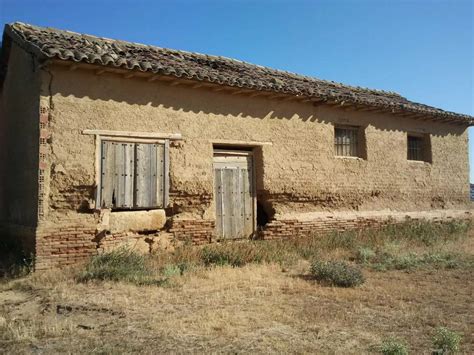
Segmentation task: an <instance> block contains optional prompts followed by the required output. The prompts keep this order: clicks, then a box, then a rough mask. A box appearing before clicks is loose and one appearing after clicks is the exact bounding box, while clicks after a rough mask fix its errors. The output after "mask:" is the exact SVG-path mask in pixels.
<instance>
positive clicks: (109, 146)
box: [100, 141, 115, 208]
mask: <svg viewBox="0 0 474 355" xmlns="http://www.w3.org/2000/svg"><path fill="white" fill-rule="evenodd" d="M100 190H101V191H100V206H101V207H103V208H112V207H114V202H115V195H114V194H115V143H112V142H107V141H102V144H101V181H100Z"/></svg>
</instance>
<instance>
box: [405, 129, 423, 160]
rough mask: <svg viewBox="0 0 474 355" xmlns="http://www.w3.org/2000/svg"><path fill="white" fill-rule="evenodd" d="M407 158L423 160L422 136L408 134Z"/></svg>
mask: <svg viewBox="0 0 474 355" xmlns="http://www.w3.org/2000/svg"><path fill="white" fill-rule="evenodd" d="M407 152H408V156H407V159H408V160H418V161H423V160H424V159H423V158H424V157H423V137H417V136H410V135H409V136H408V139H407Z"/></svg>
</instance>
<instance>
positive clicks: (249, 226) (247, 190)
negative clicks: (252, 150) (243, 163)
mask: <svg viewBox="0 0 474 355" xmlns="http://www.w3.org/2000/svg"><path fill="white" fill-rule="evenodd" d="M242 173H243V176H242V179H243V188H244V196H243V197H244V218H245V220H244V230H245V235H246V236H250V235H251V234H252V233H253V220H252V218H253V206H252V204H253V201H252V193H251V188H252V187H251V179H250V176H251V170H250V169H248V170H247V169H246V170H243V171H242Z"/></svg>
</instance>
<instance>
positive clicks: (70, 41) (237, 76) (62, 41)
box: [4, 22, 474, 125]
mask: <svg viewBox="0 0 474 355" xmlns="http://www.w3.org/2000/svg"><path fill="white" fill-rule="evenodd" d="M5 36H8V37H9V38H11V39H12V40H13V41H15V42H16V43H18V44H19V45H20V46H21V47H23V48H25V49H26V50H28V51H30V52H32V53H34V54H36V55H37V56H39V57H42V58H53V59H60V60H65V61H72V62H84V63H89V64H95V65H100V66H107V67H115V68H123V69H128V70H136V71H141V72H149V73H154V74H159V75H167V76H173V77H177V78H183V79H190V80H197V81H204V82H210V83H215V84H219V85H226V86H231V87H237V88H243V89H250V90H259V91H271V92H276V93H282V94H288V95H296V96H302V97H307V98H310V99H319V100H324V101H328V102H331V103H335V102H339V103H342V102H344V103H345V104H352V105H359V106H369V107H374V108H380V109H382V110H387V111H391V112H397V113H400V112H402V113H404V112H407V113H414V114H423V115H426V116H429V117H432V118H434V119H441V120H449V121H455V122H460V123H464V124H468V125H470V124H472V123H473V122H474V119H473V117H471V116H468V115H463V114H457V113H454V112H448V111H444V110H441V109H438V108H435V107H431V106H427V105H423V104H419V103H415V102H412V101H409V100H408V99H406V98H404V97H403V96H401V95H399V94H397V93H394V92H387V91H381V90H372V89H367V88H361V87H353V86H349V85H343V84H339V83H336V82H332V81H326V80H320V79H316V78H311V77H307V76H302V75H297V74H293V73H289V72H285V71H280V70H275V69H271V68H266V67H262V66H258V65H254V64H249V63H246V62H242V61H238V60H235V59H229V58H225V57H218V56H211V55H205V54H199V53H190V52H185V51H178V50H173V49H166V48H160V47H154V46H147V45H142V44H137V43H131V42H124V41H119V40H111V39H107V38H99V37H95V36H90V35H84V34H79V33H74V32H69V31H63V30H57V29H51V28H43V27H37V26H32V25H27V24H23V23H18V22H17V23H13V24H10V25H6V26H5V32H4V42H5Z"/></svg>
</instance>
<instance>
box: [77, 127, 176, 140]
mask: <svg viewBox="0 0 474 355" xmlns="http://www.w3.org/2000/svg"><path fill="white" fill-rule="evenodd" d="M82 134H98V135H101V136H118V137H135V138H162V139H182V135H181V133H153V132H132V131H111V130H100V129H84V130H83V131H82Z"/></svg>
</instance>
